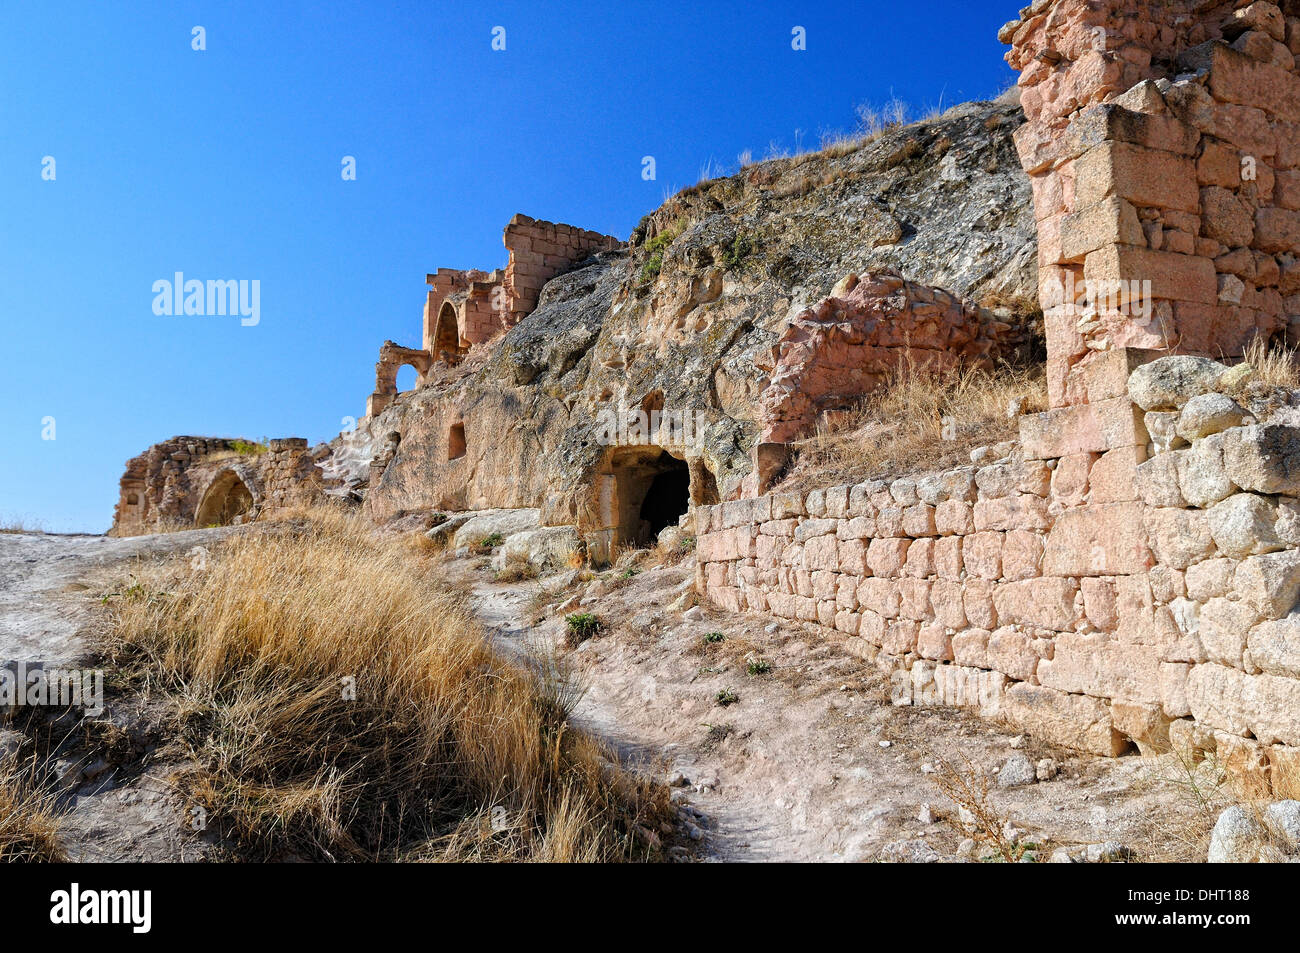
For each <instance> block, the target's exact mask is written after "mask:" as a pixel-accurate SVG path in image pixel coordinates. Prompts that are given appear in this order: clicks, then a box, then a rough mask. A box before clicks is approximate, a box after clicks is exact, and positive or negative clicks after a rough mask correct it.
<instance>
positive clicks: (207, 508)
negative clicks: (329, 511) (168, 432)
mask: <svg viewBox="0 0 1300 953" xmlns="http://www.w3.org/2000/svg"><path fill="white" fill-rule="evenodd" d="M328 482H329V481H327V480H325V479H324V478H323V475H322V473H321V470H320V468H319V467H318V466H317V465H316V462H315V460H314V459H313V458H312V455H311V454H310V453H309V452H308V449H307V441H306V440H304V439H302V438H300V437H289V438H285V439H281V440H270V441H268V442H267V448H266V449H265V450H264V451H262V452H260V453H241V452H240V451H238V450H236V449H235V441H232V440H228V439H225V438H222V437H173V438H171V439H170V440H165V441H163V442H162V443H157V444H154V445H153V446H152V447H150V448H149V449H148V450H146V451H145V452H144V453H142V454H140V455H139V456H137V457H133V458H132V459H131V460H129V461H128V462H127V465H126V472H125V474H123V476H122V480H121V483H120V492H119V496H118V503H117V506H116V508H115V509H114V511H113V526H112V528H111V529H110V530H109V532H108V535H110V536H138V535H141V534H144V533H154V532H159V531H162V530H170V529H189V528H192V527H194V526H196V525H201V524H199V523H198V522H197V521H198V519H199V518H200V516H205V518H207V519H209V520H214V521H215V517H213V516H212V514H221V513H223V512H227V511H225V510H224V508H223V507H222V506H221V505H220V503H221V501H219V500H214V499H213V494H218V493H226V492H229V491H231V490H232V489H235V490H240V489H241V488H242V491H246V492H247V494H248V498H249V503H250V505H249V507H248V509H247V510H246V511H244V512H242V513H240V514H239V515H237V516H236V517H235V518H234V519H232V520H230V521H231V522H238V523H243V522H249V521H252V520H254V519H257V518H258V516H260V515H263V514H267V513H272V512H275V511H277V510H284V509H291V508H294V507H298V506H306V505H310V504H312V503H315V502H318V501H320V500H321V499H322V498H323V496H324V490H325V489H326V487H327V485H328ZM205 503H206V504H207V505H205Z"/></svg>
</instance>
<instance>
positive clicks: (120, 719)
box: [0, 528, 235, 861]
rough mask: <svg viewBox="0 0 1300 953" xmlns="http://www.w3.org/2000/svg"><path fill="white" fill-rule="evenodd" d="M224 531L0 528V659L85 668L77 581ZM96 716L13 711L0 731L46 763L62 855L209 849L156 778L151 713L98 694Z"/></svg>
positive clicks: (88, 636) (134, 856) (10, 745)
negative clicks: (58, 813) (100, 704)
mask: <svg viewBox="0 0 1300 953" xmlns="http://www.w3.org/2000/svg"><path fill="white" fill-rule="evenodd" d="M234 531H235V530H232V529H229V528H223V529H208V530H192V531H189V532H183V533H168V534H159V535H153V536H137V537H132V538H129V539H109V538H108V537H105V536H58V535H45V534H29V533H5V534H0V581H2V583H3V584H2V585H0V664H12V663H13V662H15V661H22V662H26V663H28V664H30V663H31V662H33V661H43V662H45V663H46V665H47V667H55V666H57V667H63V668H71V667H86V659H87V656H88V655H90V653H91V652H92V651H93V646H94V640H95V635H96V632H97V627H98V626H99V625H101V624H102V620H103V617H102V616H101V615H100V614H99V613H98V612H97V611H96V601H95V598H94V593H95V591H96V590H95V588H94V587H93V586H92V585H90V584H89V583H88V582H87V580H88V579H89V578H90V577H92V576H94V575H97V574H98V573H99V572H100V571H102V570H107V569H116V570H118V571H119V573H120V570H121V569H122V568H123V567H124V566H127V567H129V564H130V563H131V562H133V561H137V560H142V559H152V558H155V557H158V556H161V555H166V554H170V553H186V552H190V551H193V550H195V549H196V547H208V546H211V545H212V544H214V543H216V542H217V541H218V540H220V539H222V538H223V537H225V536H227V535H229V534H230V533H231V532H234ZM107 694H108V698H107V704H106V706H105V711H104V712H103V713H102V714H101V715H98V716H93V717H92V716H88V715H83V713H82V712H79V711H69V712H64V713H62V714H59V715H58V716H57V717H54V718H47V717H45V712H43V711H40V710H32V709H26V710H22V709H20V710H19V712H18V714H17V716H16V717H15V718H14V719H13V720H12V721H11V722H10V724H9V725H8V726H6V727H0V750H4V751H9V752H15V753H17V754H18V756H19V757H20V758H21V759H22V760H23V761H24V762H27V761H36V762H41V763H44V764H45V765H47V770H48V771H49V773H50V775H51V778H50V780H51V782H52V783H53V784H54V785H56V786H57V787H58V789H59V790H60V792H61V795H62V797H61V806H62V807H63V808H64V810H65V812H66V813H65V814H64V817H63V821H62V828H63V837H62V842H63V845H64V848H65V849H66V850H67V853H68V857H69V859H71V860H84V861H177V860H196V859H201V858H203V857H205V856H207V855H209V853H210V851H211V845H210V844H209V843H208V842H207V841H205V840H203V839H201V838H198V837H196V835H195V832H194V831H193V830H192V828H191V825H190V823H189V821H190V819H189V818H187V817H185V816H184V810H183V807H182V805H181V803H180V800H179V799H178V798H177V797H176V796H175V794H174V792H173V790H172V786H171V784H170V782H169V781H168V776H169V775H170V774H171V773H172V772H173V770H174V769H175V767H176V765H174V764H168V763H166V762H165V761H159V760H156V759H155V758H153V757H152V754H153V748H154V745H155V743H156V741H157V739H158V736H159V726H158V725H157V723H156V719H157V718H158V713H157V712H156V711H155V710H154V708H153V707H152V706H151V705H149V704H148V703H147V702H145V701H143V700H141V699H138V698H137V699H130V700H124V699H121V698H119V697H115V696H114V695H113V693H112V691H111V689H110V690H109V692H108V693H107Z"/></svg>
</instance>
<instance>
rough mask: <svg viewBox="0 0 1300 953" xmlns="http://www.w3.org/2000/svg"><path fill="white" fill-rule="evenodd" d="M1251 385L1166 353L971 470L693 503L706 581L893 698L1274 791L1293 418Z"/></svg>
mask: <svg viewBox="0 0 1300 953" xmlns="http://www.w3.org/2000/svg"><path fill="white" fill-rule="evenodd" d="M1121 356H1122V357H1123V358H1124V360H1125V361H1126V362H1129V361H1134V362H1135V361H1136V360H1137V359H1139V358H1141V357H1151V355H1149V354H1147V355H1139V354H1135V353H1133V352H1127V353H1126V352H1116V353H1115V354H1112V355H1111V362H1112V370H1113V371H1118V370H1119V369H1121V368H1122V369H1123V370H1126V371H1128V370H1129V368H1128V366H1127V364H1124V365H1121V364H1119V363H1118V360H1119V358H1120V357H1121ZM1244 376H1246V374H1245V372H1244V371H1228V370H1227V368H1225V367H1224V366H1223V365H1219V364H1216V363H1214V362H1211V361H1206V360H1201V359H1196V358H1183V357H1173V358H1170V357H1165V358H1161V359H1158V360H1155V361H1153V362H1151V363H1146V364H1139V365H1138V366H1137V367H1136V368H1133V369H1132V370H1131V371H1130V372H1129V373H1128V374H1127V375H1126V387H1125V393H1123V394H1122V395H1120V396H1117V397H1114V398H1110V399H1108V400H1104V401H1099V402H1098V403H1096V404H1093V405H1083V406H1081V407H1079V408H1077V409H1076V413H1077V420H1076V421H1075V424H1076V425H1075V426H1074V427H1072V428H1070V429H1065V430H1058V429H1055V428H1050V429H1044V427H1043V426H1042V425H1043V424H1044V423H1045V422H1050V421H1052V420H1054V419H1059V418H1055V417H1054V416H1053V415H1052V414H1044V415H1035V416H1031V417H1027V418H1024V423H1023V426H1022V429H1021V439H1020V440H1019V441H1018V442H1015V443H1008V444H1004V445H999V446H998V447H995V448H984V449H982V450H980V451H976V453H975V454H974V455H973V456H974V458H975V460H976V462H974V463H972V465H970V466H965V467H959V468H956V469H952V470H948V471H944V472H939V473H932V474H927V475H924V476H922V477H919V478H903V479H896V480H893V481H890V482H886V481H873V482H868V483H862V484H858V485H855V486H840V487H831V488H828V489H822V490H814V491H812V492H808V493H793V494H791V493H780V492H777V493H772V494H767V495H764V496H760V497H758V498H756V499H752V500H736V501H732V502H726V503H722V504H719V505H717V506H709V507H700V508H699V509H698V510H697V513H696V530H697V532H698V534H699V535H698V542H697V554H698V559H699V567H698V583H699V586H700V588H701V590H702V591H703V592H704V593H705V594H706V596H707V598H708V599H709V600H710V601H711V602H713V603H714V604H716V605H718V606H720V607H722V608H725V609H728V610H732V611H750V612H761V613H767V614H770V615H773V616H776V617H778V618H787V619H797V620H802V621H804V622H807V623H810V624H814V625H817V626H820V627H822V628H824V629H827V630H836V631H838V632H840V633H842V634H843V635H844V636H845V637H846V638H847V641H848V645H849V646H850V648H851V649H852V650H854V651H855V652H856V653H857V654H859V655H861V656H862V657H864V658H867V659H872V660H875V661H876V662H877V663H878V664H880V665H881V666H882V667H883V668H885V669H887V670H889V671H890V672H891V673H892V677H893V678H894V680H895V689H896V697H897V699H898V700H899V701H902V702H908V703H933V704H945V705H959V706H965V707H970V708H974V709H976V710H978V711H979V712H980V713H982V714H984V715H986V716H990V717H996V718H1000V719H1002V720H1004V721H1006V722H1009V723H1011V724H1013V725H1015V726H1017V727H1018V728H1020V729H1022V730H1027V731H1030V732H1033V733H1035V734H1037V735H1039V736H1042V737H1045V738H1047V739H1049V740H1051V741H1054V742H1057V743H1060V744H1063V745H1067V746H1071V747H1075V748H1080V749H1084V750H1088V751H1092V752H1095V753H1098V754H1104V755H1116V754H1119V753H1120V752H1122V751H1123V750H1124V749H1125V748H1126V747H1128V746H1129V744H1130V743H1136V744H1137V745H1138V746H1139V747H1140V748H1143V749H1147V750H1151V749H1159V748H1163V747H1166V746H1168V745H1169V744H1171V743H1172V744H1176V745H1181V746H1184V747H1186V748H1188V749H1190V750H1193V751H1206V750H1215V751H1216V752H1217V753H1218V754H1219V756H1220V757H1221V758H1222V759H1224V760H1225V761H1228V762H1230V763H1233V764H1236V765H1239V766H1241V767H1243V769H1244V770H1246V771H1247V772H1248V773H1253V774H1254V775H1255V776H1256V777H1258V778H1260V779H1262V780H1263V781H1265V782H1266V781H1267V778H1268V776H1269V770H1270V766H1271V765H1277V764H1278V763H1279V762H1288V763H1289V762H1291V761H1292V760H1294V759H1296V758H1297V757H1300V613H1297V614H1293V613H1292V609H1293V607H1294V606H1295V603H1296V599H1297V593H1298V592H1300V548H1297V547H1300V500H1298V499H1297V498H1296V497H1297V496H1300V429H1297V426H1296V425H1297V424H1300V411H1298V410H1297V409H1296V408H1292V407H1285V408H1283V409H1282V410H1280V411H1279V410H1276V408H1275V407H1274V404H1275V403H1276V402H1277V398H1276V397H1275V396H1274V397H1267V398H1266V397H1265V396H1258V395H1262V394H1264V392H1265V391H1266V390H1267V389H1262V388H1260V387H1259V386H1258V385H1257V386H1256V391H1257V398H1256V399H1255V401H1254V403H1253V404H1252V403H1251V402H1250V401H1247V403H1248V404H1250V407H1249V408H1248V407H1246V406H1243V405H1242V404H1241V403H1239V402H1238V401H1236V400H1234V399H1233V398H1231V397H1229V396H1227V395H1226V394H1224V393H1220V391H1222V390H1225V389H1234V388H1236V387H1238V386H1239V385H1240V383H1241V379H1242V378H1243V377H1244ZM1130 392H1131V395H1130ZM1270 400H1271V401H1272V402H1271V403H1270ZM1270 415H1271V416H1270ZM1257 420H1259V421H1261V422H1256V421H1257ZM1288 767H1289V764H1288Z"/></svg>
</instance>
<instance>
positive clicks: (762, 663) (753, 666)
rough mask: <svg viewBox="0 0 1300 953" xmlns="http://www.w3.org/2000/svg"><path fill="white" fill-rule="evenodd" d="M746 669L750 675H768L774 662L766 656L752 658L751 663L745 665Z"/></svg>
mask: <svg viewBox="0 0 1300 953" xmlns="http://www.w3.org/2000/svg"><path fill="white" fill-rule="evenodd" d="M745 671H747V672H749V674H750V675H766V674H767V673H768V672H770V671H772V663H771V662H769V661H768V660H767V659H765V658H756V659H750V661H749V664H748V665H746V666H745Z"/></svg>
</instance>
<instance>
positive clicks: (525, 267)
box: [366, 214, 622, 417]
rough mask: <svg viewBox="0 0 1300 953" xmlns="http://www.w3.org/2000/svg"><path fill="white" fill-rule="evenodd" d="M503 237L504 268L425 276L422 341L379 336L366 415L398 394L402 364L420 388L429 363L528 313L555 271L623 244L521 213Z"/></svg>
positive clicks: (487, 338) (451, 358)
mask: <svg viewBox="0 0 1300 953" xmlns="http://www.w3.org/2000/svg"><path fill="white" fill-rule="evenodd" d="M502 241H503V242H504V243H505V246H506V249H507V250H508V251H509V253H510V259H509V263H508V264H507V265H506V268H505V271H504V272H503V271H501V270H499V269H498V270H495V271H491V272H486V271H480V270H478V269H473V268H471V269H467V270H461V269H457V268H439V269H438V270H437V271H436V272H434V273H433V274H430V275H426V276H425V282H426V283H427V284H428V285H429V292H428V294H427V295H426V298H425V303H424V320H423V324H422V327H423V333H422V335H421V337H422V341H421V347H420V348H418V349H417V348H404V347H401V346H399V345H397V344H395V343H393V342H392V341H385V342H384V344H383V346H382V347H381V348H380V353H379V361H378V363H377V364H376V365H375V389H374V392H373V393H372V394H371V395H370V397H368V398H367V400H366V416H367V417H373V416H374V415H376V414H379V413H381V412H382V411H383V410H384V409H385V408H387V407H388V405H389V404H391V403H392V402H393V400H394V398H396V397H397V385H396V379H397V372H398V370H399V369H400V368H401V367H402V366H403V365H405V364H410V365H411V366H413V367H414V368H415V370H416V373H417V374H418V378H417V380H416V384H415V388H414V389H416V390H418V389H419V388H421V387H423V386H424V385H425V383H426V382H427V375H428V372H429V369H430V368H431V367H432V366H433V365H434V364H436V363H440V364H442V365H443V366H444V367H449V366H452V365H455V364H458V363H460V362H461V361H462V360H463V359H464V358H465V357H466V355H468V354H469V352H470V349H471V348H473V347H475V346H478V345H484V344H490V343H492V342H493V341H495V340H497V339H498V338H500V337H501V336H502V335H503V334H505V333H506V332H507V331H509V330H510V329H511V328H512V327H514V326H515V325H516V324H518V323H519V322H520V321H522V320H523V319H524V318H526V317H527V316H528V315H529V314H531V313H532V312H533V310H534V309H535V308H536V307H537V303H538V299H539V297H540V295H541V292H542V288H543V287H544V286H545V285H546V283H547V282H548V281H550V280H551V279H552V278H554V277H555V276H556V275H559V274H562V273H564V272H566V271H569V270H570V269H572V268H573V267H574V266H575V265H577V264H578V263H580V262H582V261H585V260H586V259H588V258H590V257H591V256H592V255H593V254H595V253H597V252H601V251H610V250H612V249H615V248H618V247H620V246H621V245H622V242H621V241H619V240H618V239H617V238H615V237H614V236H613V235H601V234H599V233H598V232H592V231H587V230H584V229H581V228H577V227H575V226H573V225H565V224H562V223H558V222H547V221H542V220H540V219H534V218H530V217H529V216H527V215H523V214H517V215H515V216H514V217H513V218H511V219H510V222H509V223H508V224H507V225H506V227H505V231H504V233H503V235H502Z"/></svg>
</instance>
